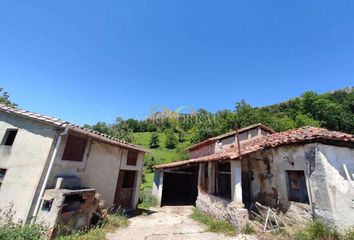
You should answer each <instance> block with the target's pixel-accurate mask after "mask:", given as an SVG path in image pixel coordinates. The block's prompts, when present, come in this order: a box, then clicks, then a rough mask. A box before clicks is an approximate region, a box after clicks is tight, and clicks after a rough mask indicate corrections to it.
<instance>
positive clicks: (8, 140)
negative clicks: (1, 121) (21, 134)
mask: <svg viewBox="0 0 354 240" xmlns="http://www.w3.org/2000/svg"><path fill="white" fill-rule="evenodd" d="M17 131H18V130H17V129H7V130H6V133H5V136H4V138H3V139H2V142H1V144H2V145H5V146H12V144H13V143H14V141H15V138H16V135H17Z"/></svg>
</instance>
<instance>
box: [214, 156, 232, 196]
mask: <svg viewBox="0 0 354 240" xmlns="http://www.w3.org/2000/svg"><path fill="white" fill-rule="evenodd" d="M216 170H217V184H216V195H217V196H219V197H222V198H225V199H229V200H230V199H231V166H230V163H229V162H220V163H218V164H217V168H216Z"/></svg>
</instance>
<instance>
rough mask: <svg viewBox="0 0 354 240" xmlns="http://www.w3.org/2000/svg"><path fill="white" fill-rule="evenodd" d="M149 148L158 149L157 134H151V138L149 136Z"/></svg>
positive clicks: (158, 140)
mask: <svg viewBox="0 0 354 240" xmlns="http://www.w3.org/2000/svg"><path fill="white" fill-rule="evenodd" d="M149 147H150V148H158V147H160V139H159V135H157V133H155V132H153V133H152V134H151V136H150V142H149Z"/></svg>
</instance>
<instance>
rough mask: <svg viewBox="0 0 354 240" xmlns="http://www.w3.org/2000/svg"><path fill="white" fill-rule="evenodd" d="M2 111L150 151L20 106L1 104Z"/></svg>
mask: <svg viewBox="0 0 354 240" xmlns="http://www.w3.org/2000/svg"><path fill="white" fill-rule="evenodd" d="M1 112H6V113H10V114H14V115H17V116H20V117H25V118H29V119H32V120H35V121H39V122H42V123H45V124H49V125H52V126H54V127H58V128H69V130H70V131H72V132H76V133H80V134H83V135H87V136H89V137H92V138H94V139H97V140H99V141H101V142H105V143H108V144H112V145H117V146H120V147H125V148H129V149H134V150H137V151H141V152H149V151H148V150H146V149H144V148H143V147H142V146H139V145H135V144H131V143H128V142H125V141H123V140H120V139H117V138H114V137H111V136H108V135H106V134H103V133H99V132H96V131H94V130H91V129H87V128H83V127H80V126H78V125H75V124H72V123H69V122H66V121H63V120H61V119H58V118H54V117H50V116H46V115H42V114H38V113H34V112H30V111H26V110H22V109H18V108H13V107H9V106H6V105H3V104H0V113H1Z"/></svg>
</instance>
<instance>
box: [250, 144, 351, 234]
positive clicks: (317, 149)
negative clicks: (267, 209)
mask: <svg viewBox="0 0 354 240" xmlns="http://www.w3.org/2000/svg"><path fill="white" fill-rule="evenodd" d="M245 161H249V162H250V165H251V171H250V174H251V201H258V202H260V203H262V204H264V205H269V206H273V207H280V209H281V210H282V211H284V212H288V211H289V209H291V208H292V205H293V202H291V201H289V200H288V185H289V182H288V176H287V173H286V171H288V170H301V171H304V174H305V177H306V185H307V190H308V195H309V198H310V199H309V200H310V203H312V204H313V208H314V211H315V216H316V217H317V218H321V219H323V220H325V221H326V222H328V223H330V224H332V225H337V226H338V227H348V226H352V225H353V224H354V222H353V221H352V219H354V208H353V199H354V190H353V183H352V182H350V181H348V180H347V179H346V176H345V173H344V169H343V163H345V164H346V165H347V167H348V171H349V172H350V174H352V173H353V171H354V166H353V162H354V153H353V149H349V148H345V147H335V146H329V145H323V144H318V143H312V144H306V145H296V146H287V147H280V148H277V149H273V150H268V151H263V152H261V153H256V154H251V155H249V156H248V157H246V158H245ZM311 196H312V202H311Z"/></svg>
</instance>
